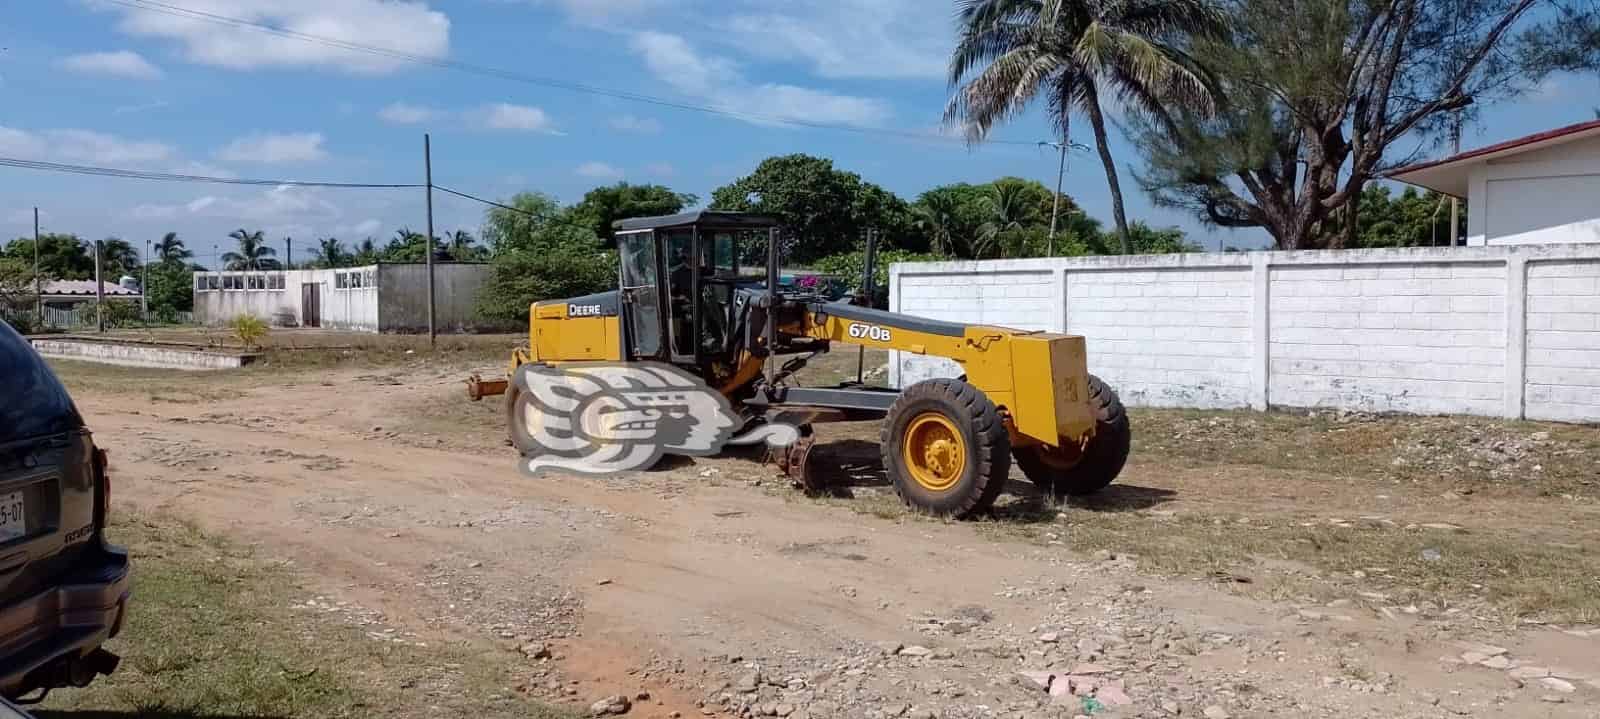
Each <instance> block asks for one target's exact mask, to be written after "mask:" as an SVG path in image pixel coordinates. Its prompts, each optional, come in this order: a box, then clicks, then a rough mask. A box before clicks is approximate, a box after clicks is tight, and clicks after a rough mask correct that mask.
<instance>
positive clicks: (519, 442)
mask: <svg viewBox="0 0 1600 719" xmlns="http://www.w3.org/2000/svg"><path fill="white" fill-rule="evenodd" d="M521 397H522V390H521V388H519V387H518V386H517V383H516V382H514V381H513V382H511V383H510V384H509V385H507V386H506V430H507V432H508V433H509V434H510V435H511V446H513V447H516V448H517V451H518V452H520V453H521V454H522V455H523V456H525V457H526V456H528V454H529V453H531V452H534V451H537V450H538V449H539V445H538V443H536V442H534V441H533V436H532V435H530V434H529V433H528V428H527V426H526V424H525V418H524V416H523V415H522V412H521V409H522V408H521V407H520V406H518V405H519V404H520V402H519V400H520V399H521Z"/></svg>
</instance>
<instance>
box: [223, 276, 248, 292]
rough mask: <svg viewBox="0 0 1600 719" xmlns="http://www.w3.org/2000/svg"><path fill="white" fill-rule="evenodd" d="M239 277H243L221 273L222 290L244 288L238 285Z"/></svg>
mask: <svg viewBox="0 0 1600 719" xmlns="http://www.w3.org/2000/svg"><path fill="white" fill-rule="evenodd" d="M241 279H243V278H241V277H239V276H238V275H223V276H222V289H224V290H238V289H244V288H243V287H240V283H239V280H241Z"/></svg>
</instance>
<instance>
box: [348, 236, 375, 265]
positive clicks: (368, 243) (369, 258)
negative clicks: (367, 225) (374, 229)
mask: <svg viewBox="0 0 1600 719" xmlns="http://www.w3.org/2000/svg"><path fill="white" fill-rule="evenodd" d="M379 259H381V258H380V256H379V250H378V241H377V240H375V239H373V238H371V237H368V238H367V239H365V240H362V241H361V244H359V245H356V254H355V256H354V257H353V258H351V261H352V262H353V263H355V264H356V265H375V264H377V263H378V260H379Z"/></svg>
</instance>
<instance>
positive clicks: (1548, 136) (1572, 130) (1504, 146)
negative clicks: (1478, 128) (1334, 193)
mask: <svg viewBox="0 0 1600 719" xmlns="http://www.w3.org/2000/svg"><path fill="white" fill-rule="evenodd" d="M1595 129H1600V120H1590V121H1589V122H1580V123H1578V124H1576V125H1568V126H1566V127H1558V128H1556V129H1554V130H1546V131H1544V132H1541V133H1537V134H1534V135H1528V136H1527V137H1519V138H1517V139H1515V140H1506V141H1505V142H1502V143H1499V144H1495V145H1490V146H1488V147H1480V148H1478V149H1476V150H1468V151H1466V152H1463V153H1461V154H1459V155H1454V156H1451V157H1446V158H1444V159H1442V160H1433V161H1430V162H1419V163H1417V164H1415V165H1408V166H1406V167H1400V168H1396V169H1393V170H1390V171H1389V172H1387V173H1384V176H1385V177H1395V176H1397V175H1405V174H1409V173H1412V172H1416V171H1418V170H1427V169H1430V168H1434V167H1438V166H1440V165H1449V164H1453V163H1457V162H1462V161H1464V160H1471V159H1473V158H1475V157H1482V156H1484V155H1492V154H1494V153H1497V152H1504V151H1506V150H1515V149H1517V148H1519V147H1522V146H1524V145H1532V144H1535V143H1540V142H1545V141H1547V140H1554V139H1557V138H1561V137H1566V136H1567V135H1574V134H1577V133H1580V132H1585V131H1588V130H1595Z"/></svg>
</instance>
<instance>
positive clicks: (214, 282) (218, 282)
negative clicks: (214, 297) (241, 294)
mask: <svg viewBox="0 0 1600 719" xmlns="http://www.w3.org/2000/svg"><path fill="white" fill-rule="evenodd" d="M206 289H208V290H211V291H212V292H216V291H217V290H219V289H222V279H221V278H219V277H217V276H216V275H206Z"/></svg>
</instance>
